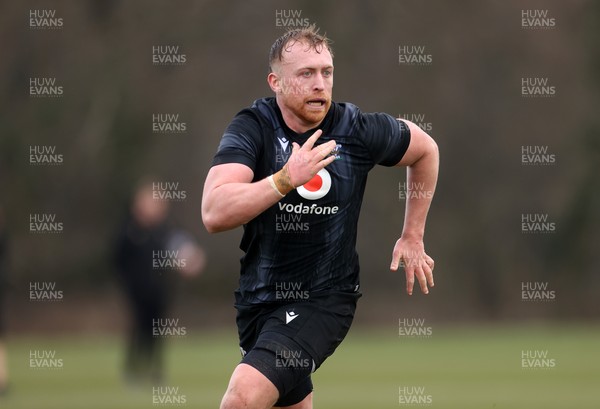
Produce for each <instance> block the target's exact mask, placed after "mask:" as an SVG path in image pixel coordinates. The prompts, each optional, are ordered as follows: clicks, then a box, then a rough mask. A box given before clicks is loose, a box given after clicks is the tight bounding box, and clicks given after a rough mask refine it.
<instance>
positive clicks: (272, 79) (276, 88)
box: [267, 72, 281, 94]
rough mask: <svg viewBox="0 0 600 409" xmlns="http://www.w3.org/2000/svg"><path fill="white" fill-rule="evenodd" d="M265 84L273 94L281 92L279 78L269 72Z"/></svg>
mask: <svg viewBox="0 0 600 409" xmlns="http://www.w3.org/2000/svg"><path fill="white" fill-rule="evenodd" d="M267 82H268V83H269V87H271V89H272V90H273V92H274V93H276V94H278V93H280V92H281V86H280V85H279V76H278V75H277V74H275V73H274V72H270V73H269V75H268V76H267Z"/></svg>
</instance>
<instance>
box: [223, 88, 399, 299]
mask: <svg viewBox="0 0 600 409" xmlns="http://www.w3.org/2000/svg"><path fill="white" fill-rule="evenodd" d="M317 129H322V130H323V134H322V135H321V137H320V138H319V139H318V140H317V143H316V144H315V145H319V144H322V143H325V142H327V141H330V140H335V141H336V143H337V146H336V149H335V155H336V160H335V161H334V162H333V163H331V164H330V165H328V166H327V167H326V168H325V169H323V170H321V171H320V172H319V173H318V174H317V175H316V176H315V177H314V178H313V179H312V180H311V181H310V182H308V183H306V184H305V185H304V186H300V187H298V188H297V189H296V190H294V191H292V192H290V193H289V194H287V195H286V197H284V198H282V199H281V200H280V201H279V202H278V203H276V204H275V205H274V206H272V207H271V208H269V209H267V210H266V211H264V212H263V213H262V214H260V215H259V216H257V217H256V218H254V219H253V220H251V221H250V222H249V223H248V224H246V225H244V236H243V238H242V242H241V244H240V248H241V249H242V250H243V251H244V252H245V255H244V256H243V257H242V259H241V277H240V288H239V289H238V290H237V292H236V295H237V301H238V303H239V304H258V303H265V302H274V301H282V302H296V301H298V300H299V299H307V298H309V297H310V295H311V294H315V295H316V294H321V293H327V292H328V291H345V292H348V291H349V292H356V291H358V288H359V276H358V272H359V266H358V254H357V253H356V249H355V247H356V230H357V224H358V216H359V212H360V207H361V203H362V198H363V194H364V190H365V184H366V181H367V173H368V172H369V170H371V169H372V168H373V166H374V165H376V164H380V165H384V166H394V165H396V164H397V163H398V162H399V161H400V159H401V158H402V156H403V155H404V153H405V152H406V149H407V148H408V145H409V143H410V131H409V129H408V126H407V125H406V124H405V123H404V122H402V121H400V120H397V119H395V118H393V117H392V116H390V115H387V114H382V113H369V114H364V113H362V112H361V111H360V110H359V109H358V108H357V107H356V106H355V105H352V104H349V103H335V102H334V103H332V105H331V108H330V109H329V112H328V113H327V115H326V116H325V119H324V120H323V122H322V123H321V126H319V127H318V128H315V129H312V130H310V131H307V132H305V133H303V134H297V133H295V132H294V131H292V130H291V129H289V128H288V127H287V125H286V124H285V122H284V120H283V118H282V116H281V111H280V110H279V107H278V106H277V103H276V101H275V99H274V98H264V99H259V100H257V101H255V102H254V104H253V105H252V107H251V108H247V109H244V110H242V111H241V112H239V113H238V114H237V115H236V116H235V117H234V118H233V121H232V122H231V124H230V125H229V126H228V127H227V129H226V131H225V133H224V134H223V137H222V139H221V143H220V145H219V149H218V151H217V154H216V155H215V157H214V160H213V166H216V165H220V164H224V163H241V164H244V165H246V166H248V167H249V168H250V169H252V170H253V172H254V180H253V181H259V180H262V179H264V178H265V177H267V176H269V175H271V174H273V173H275V172H277V171H279V170H280V169H281V168H282V167H283V165H284V164H285V163H286V162H287V160H288V158H289V156H290V155H291V152H292V144H291V141H293V142H296V143H298V144H300V145H302V144H304V142H305V141H306V140H307V139H308V138H309V137H310V136H311V135H312V134H313V133H314V132H315V131H316V130H317Z"/></svg>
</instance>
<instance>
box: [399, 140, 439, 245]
mask: <svg viewBox="0 0 600 409" xmlns="http://www.w3.org/2000/svg"><path fill="white" fill-rule="evenodd" d="M438 168H439V153H438V150H437V147H435V146H434V147H432V149H430V150H428V151H427V153H425V154H424V155H423V156H422V157H421V158H419V160H418V161H417V162H415V163H414V164H413V165H411V166H409V167H408V168H407V176H406V186H407V188H406V190H407V191H406V209H405V213H404V228H403V230H402V237H404V238H414V239H416V240H423V236H424V234H425V222H426V221H427V213H428V212H429V207H430V205H431V201H432V200H433V195H434V192H435V186H436V183H437V177H438Z"/></svg>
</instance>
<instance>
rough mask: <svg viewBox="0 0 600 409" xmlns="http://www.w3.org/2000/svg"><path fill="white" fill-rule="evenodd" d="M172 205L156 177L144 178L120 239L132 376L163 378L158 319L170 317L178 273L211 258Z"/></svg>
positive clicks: (128, 373)
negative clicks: (172, 213) (174, 222)
mask: <svg viewBox="0 0 600 409" xmlns="http://www.w3.org/2000/svg"><path fill="white" fill-rule="evenodd" d="M169 208H170V203H169V202H168V201H165V200H159V199H157V198H155V194H154V190H153V185H152V183H143V184H141V185H140V186H139V187H138V188H137V189H136V190H135V192H134V194H133V199H132V200H131V204H130V206H129V210H128V213H127V216H126V218H125V220H124V222H123V223H122V226H121V228H120V231H119V234H118V238H117V241H116V249H115V262H116V267H117V270H118V274H119V278H120V284H121V285H122V287H123V290H124V293H125V296H126V298H127V301H128V305H129V308H130V312H131V323H130V328H129V335H128V340H127V346H126V355H125V368H124V369H125V378H126V380H127V381H129V382H147V381H149V382H152V383H153V384H159V383H161V382H162V381H163V379H164V365H163V337H161V336H156V335H155V331H154V327H155V322H157V321H158V320H160V319H164V318H167V314H168V311H169V307H170V305H171V301H172V298H173V292H174V290H175V284H176V283H175V282H176V280H177V273H180V275H181V276H184V277H187V278H190V277H194V276H197V275H198V274H200V272H201V271H202V270H203V268H204V264H205V256H204V252H203V250H202V249H201V248H200V247H199V246H198V244H197V243H196V241H195V240H194V239H193V237H192V236H191V235H190V234H188V233H187V232H185V231H183V230H180V229H175V228H174V227H172V226H171V225H170V224H169V222H168V213H169ZM174 254H175V255H176V256H175V257H176V258H177V260H172V257H171V256H172V255H174ZM177 261H179V263H178V262H177Z"/></svg>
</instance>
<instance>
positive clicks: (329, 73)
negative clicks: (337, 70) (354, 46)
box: [323, 70, 333, 77]
mask: <svg viewBox="0 0 600 409" xmlns="http://www.w3.org/2000/svg"><path fill="white" fill-rule="evenodd" d="M331 74H333V73H332V72H331V71H329V70H325V71H323V75H324V76H326V77H330V76H331Z"/></svg>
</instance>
